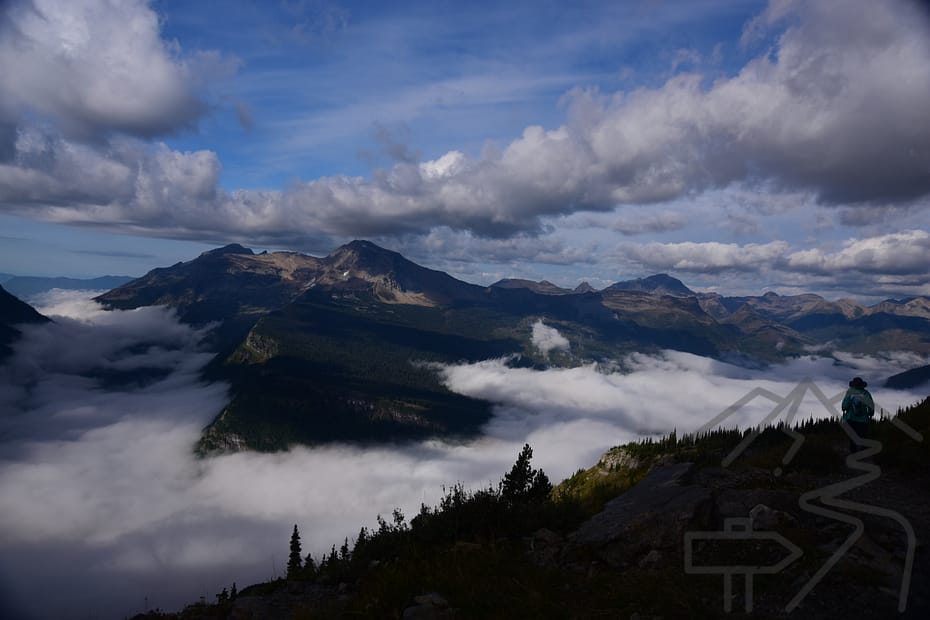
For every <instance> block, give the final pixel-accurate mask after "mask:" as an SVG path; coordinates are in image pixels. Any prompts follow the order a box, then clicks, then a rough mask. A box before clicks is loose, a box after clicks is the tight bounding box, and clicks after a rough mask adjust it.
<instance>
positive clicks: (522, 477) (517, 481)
mask: <svg viewBox="0 0 930 620" xmlns="http://www.w3.org/2000/svg"><path fill="white" fill-rule="evenodd" d="M532 459H533V448H531V447H530V444H524V446H523V450H522V451H521V452H520V455H519V456H518V457H517V462H516V463H514V464H513V468H512V469H511V470H510V472H509V473H507V474H505V475H504V478H503V479H502V480H501V483H500V494H501V497H502V498H503V499H504V500H506V501H508V502H526V501H534V500H542V499H545V498H546V497H547V496H548V495H549V491H551V490H552V484H551V483H550V482H549V477H548V476H547V475H546V474H545V472H544V471H543V470H541V469H533V468H532V466H531V465H530V461H531V460H532Z"/></svg>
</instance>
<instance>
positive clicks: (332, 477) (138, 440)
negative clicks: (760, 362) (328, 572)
mask: <svg viewBox="0 0 930 620" xmlns="http://www.w3.org/2000/svg"><path fill="white" fill-rule="evenodd" d="M47 304H48V305H46V306H44V307H43V309H44V310H46V311H49V312H50V311H52V310H55V312H57V313H59V314H58V316H57V318H56V323H55V324H53V325H45V326H36V327H32V328H28V329H27V330H26V336H25V338H24V339H23V340H22V341H21V342H20V343H19V344H18V345H17V355H16V356H15V357H14V358H13V360H12V361H11V363H9V364H7V365H6V366H3V367H0V374H2V377H0V378H2V381H0V386H3V387H2V388H0V410H2V411H3V416H2V424H3V427H2V432H0V504H2V505H3V506H4V510H3V511H0V531H2V532H3V533H4V536H3V537H2V539H0V590H2V591H3V593H4V597H5V600H4V601H3V602H4V605H6V606H17V605H18V606H19V608H21V609H20V611H23V610H25V611H30V612H33V613H35V614H36V615H38V616H39V617H60V616H62V615H67V614H73V613H75V610H82V612H84V611H86V612H87V613H94V614H95V615H99V616H107V617H110V616H112V617H125V616H128V615H131V614H132V613H135V612H137V611H140V610H141V608H142V605H143V601H144V600H145V598H146V597H147V598H148V601H149V605H150V606H152V607H155V606H160V607H162V608H173V607H177V606H180V605H182V604H184V603H189V602H192V601H196V600H197V599H199V597H200V596H202V595H204V596H206V597H207V598H208V599H212V596H213V595H214V594H215V593H216V592H218V591H219V590H220V589H221V588H222V587H227V586H229V584H230V583H231V582H232V581H236V582H237V583H238V585H239V586H240V587H242V586H244V585H246V584H248V583H250V582H253V581H258V580H264V579H268V578H270V577H271V576H272V571H273V570H276V571H277V573H278V574H279V575H280V574H281V573H282V571H283V566H284V563H285V557H286V551H287V546H286V545H287V540H288V537H289V535H290V531H291V528H292V527H293V524H294V523H297V524H298V525H299V527H300V530H301V533H302V536H303V539H304V549H305V551H312V552H313V553H314V554H316V555H319V553H320V552H322V551H324V550H328V549H329V546H330V545H331V544H333V543H337V544H338V543H339V541H341V540H342V538H343V537H345V536H353V535H354V534H355V533H356V532H357V531H358V528H359V527H360V526H362V525H369V526H370V525H373V521H374V516H375V514H377V513H381V514H384V515H387V514H389V513H390V511H391V510H392V509H393V508H394V507H400V508H402V509H403V510H404V511H405V512H406V513H407V514H408V515H412V514H414V513H415V511H416V510H417V509H418V507H419V505H420V503H421V502H427V503H434V502H436V501H438V499H439V496H440V494H441V488H442V486H443V485H446V486H448V485H449V484H452V483H454V482H457V481H461V482H463V483H464V484H465V485H466V486H470V487H472V488H477V487H479V486H484V485H486V484H488V483H489V482H490V483H496V482H497V480H499V478H500V476H501V475H502V474H503V473H504V472H505V471H506V470H507V469H508V467H509V466H510V464H512V463H513V460H514V458H515V457H516V455H517V453H518V452H519V450H520V447H521V446H522V445H523V443H524V442H529V443H530V444H531V445H532V446H533V447H534V450H535V459H534V462H535V464H536V465H537V466H540V467H543V468H544V469H545V470H546V471H547V472H548V473H549V475H550V476H551V477H552V478H553V479H555V480H560V479H562V478H563V477H566V476H568V475H570V474H571V473H572V472H574V471H575V470H576V469H577V468H578V467H585V466H589V465H591V464H593V463H594V462H596V460H597V458H598V456H599V455H600V454H601V453H602V452H603V451H604V450H605V449H607V448H609V447H611V446H613V445H616V444H619V443H622V442H624V441H628V440H631V439H634V438H636V437H637V436H638V433H640V432H644V431H645V432H664V431H668V430H670V429H671V428H678V429H679V430H680V431H684V430H689V429H693V428H695V427H696V426H699V425H700V424H702V423H704V422H706V421H707V420H708V419H709V418H710V417H712V416H713V415H714V414H715V413H717V412H719V411H720V410H722V409H723V408H724V407H726V406H727V405H729V404H730V403H731V402H733V401H735V400H736V399H737V398H739V397H741V396H742V395H743V394H745V393H746V392H747V391H749V390H750V389H752V388H753V387H756V386H761V387H766V388H769V389H771V390H772V391H774V392H776V393H779V394H783V395H784V394H786V393H787V392H788V391H789V390H790V389H791V387H792V385H793V382H794V381H798V380H800V379H802V378H804V377H809V376H813V377H818V382H819V383H820V384H821V385H822V386H823V387H824V388H825V390H826V391H827V392H828V393H831V394H832V393H835V392H839V391H841V390H842V389H843V388H844V387H845V385H846V382H847V381H848V380H849V378H850V377H851V376H852V375H853V374H861V375H862V376H864V377H866V379H867V380H868V381H869V382H870V383H873V384H878V383H879V381H878V379H879V378H880V377H882V376H884V375H887V374H893V373H894V372H897V371H898V370H900V369H902V368H904V367H909V366H910V365H912V364H914V363H915V362H917V361H920V360H917V359H915V358H913V357H912V356H910V357H889V358H888V359H886V360H884V361H882V362H878V361H876V360H874V359H871V358H858V357H849V358H844V359H843V362H844V365H843V366H839V365H836V364H834V363H833V361H832V360H829V359H825V360H819V359H814V358H809V359H801V360H797V361H795V362H792V363H790V364H788V365H786V366H782V367H778V366H776V367H773V368H771V369H769V370H765V371H762V370H747V369H743V368H739V367H736V366H732V365H728V364H724V363H722V362H718V361H713V360H709V359H705V358H700V357H696V356H693V355H689V354H684V353H673V352H668V353H665V354H664V355H662V356H658V357H651V356H644V355H633V356H630V357H628V358H626V359H624V360H621V366H622V367H624V368H625V369H626V371H627V374H621V373H618V372H616V371H614V370H613V369H611V368H607V367H595V366H588V367H582V368H575V369H553V370H548V371H533V370H529V369H525V368H509V367H507V366H506V364H505V363H503V362H502V361H493V360H492V361H486V362H480V363H476V364H467V365H459V366H451V367H447V368H445V369H444V370H443V371H442V376H443V377H444V379H445V381H446V382H447V383H448V384H449V385H450V386H451V387H452V388H453V389H455V390H456V391H459V392H461V393H465V394H470V395H473V396H478V397H481V398H487V399H489V400H491V401H493V402H494V403H496V404H497V407H496V410H495V415H494V417H493V419H492V420H491V422H490V423H489V424H488V425H487V427H486V429H485V435H484V437H483V438H482V439H479V440H475V441H471V442H467V443H456V444H446V443H443V442H440V441H428V442H423V443H418V444H411V445H408V446H404V447H398V446H386V447H381V448H371V449H359V448H353V447H346V446H328V447H320V448H313V449H308V448H300V449H295V450H292V451H290V452H287V453H280V454H252V453H240V454H232V455H226V456H222V457H218V458H210V459H206V460H198V459H196V458H194V457H193V455H192V447H193V444H194V442H195V441H196V439H197V437H198V436H199V432H200V429H201V428H202V427H203V425H205V424H206V423H207V422H208V421H209V420H210V418H211V417H212V416H213V415H214V413H215V412H217V411H218V410H219V409H220V408H221V407H222V406H223V403H224V402H225V386H223V385H204V384H202V383H200V381H199V374H198V373H199V369H200V368H201V367H202V365H203V364H204V363H205V362H206V361H207V359H208V358H209V355H208V354H204V353H201V352H199V351H198V350H197V348H196V341H197V340H198V334H197V332H193V331H191V330H190V328H188V327H186V326H183V325H178V324H177V323H176V322H174V321H173V318H172V316H171V314H170V313H169V312H167V311H166V310H164V309H161V308H148V309H143V310H140V311H133V312H114V313H102V312H100V311H99V309H97V308H95V307H93V306H92V305H88V304H87V303H86V301H82V300H80V299H78V298H77V296H71V294H69V293H61V292H59V293H56V294H55V295H54V296H53V297H52V298H50V299H48V300H47ZM62 313H65V314H70V317H68V316H62V315H61V314H62ZM924 363H925V362H924ZM150 365H155V366H158V367H161V368H163V369H166V371H167V374H165V375H161V376H159V377H156V378H155V379H154V380H152V381H149V382H146V383H143V384H141V385H136V384H129V385H122V386H119V387H118V388H117V389H109V390H107V389H101V387H100V384H99V373H98V372H95V371H99V370H100V369H101V368H104V369H106V370H110V371H113V370H119V369H130V368H134V369H139V368H146V367H148V366H150ZM669 386H675V389H674V390H670V389H669ZM875 395H876V399H877V400H878V402H879V403H880V404H881V405H883V406H885V407H886V409H890V408H893V407H895V406H897V405H899V404H910V403H912V402H914V401H916V400H917V398H918V397H919V395H918V394H910V393H890V392H882V391H880V390H876V392H875ZM763 405H764V404H763V403H758V404H756V405H753V406H752V407H750V408H749V409H748V410H747V412H746V416H745V417H744V418H742V419H741V420H740V421H741V422H743V423H746V422H749V421H751V419H752V417H753V416H757V417H756V419H758V416H761V415H762V414H763V413H764V406H763ZM807 412H808V410H807V409H804V410H803V411H802V415H806V414H807ZM811 412H812V413H816V409H811ZM734 421H735V420H734ZM76 566H80V567H81V570H80V571H75V567H76ZM50 587H51V588H54V591H55V592H56V596H54V597H49V596H47V593H48V591H49V588H50ZM3 609H4V611H6V610H7V609H9V607H4V608H3ZM13 609H14V610H16V609H17V607H13Z"/></svg>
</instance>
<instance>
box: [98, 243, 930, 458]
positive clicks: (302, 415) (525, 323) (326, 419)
mask: <svg viewBox="0 0 930 620" xmlns="http://www.w3.org/2000/svg"><path fill="white" fill-rule="evenodd" d="M97 300H98V301H99V302H100V303H102V304H104V305H105V306H106V307H108V308H111V309H116V308H119V309H129V308H136V307H140V306H147V305H154V304H159V305H168V306H171V307H173V308H175V309H176V310H177V312H178V316H179V318H180V319H181V320H182V321H185V322H187V323H191V324H196V325H203V324H208V323H210V324H215V325H216V326H217V327H216V328H215V329H214V330H213V332H212V336H211V341H210V342H209V345H210V346H212V347H214V348H215V350H216V351H218V354H217V356H216V358H215V359H214V362H213V363H211V364H210V366H209V367H208V369H207V371H206V372H207V375H208V377H210V378H212V379H223V380H226V381H229V382H230V383H231V385H232V398H231V401H230V403H229V405H228V406H227V407H226V408H225V409H224V410H223V411H222V412H221V413H220V414H219V415H218V416H217V417H216V419H215V420H214V421H213V423H212V424H211V425H210V426H209V427H208V428H207V429H206V430H205V433H204V435H203V438H202V440H201V443H200V449H201V450H202V451H204V452H210V451H226V450H237V449H243V448H251V449H258V450H277V449H281V448H284V447H286V446H288V445H291V444H295V443H316V442H325V441H332V440H341V441H347V440H348V441H382V440H396V439H411V438H421V437H426V436H431V435H445V436H450V435H451V436H455V435H463V436H464V435H470V434H473V433H476V432H477V430H478V429H479V428H480V426H481V425H482V424H483V423H485V422H486V421H487V420H488V419H489V416H490V411H489V405H488V403H486V402H483V401H479V400H475V399H472V398H467V397H464V396H461V395H458V394H454V393H452V392H451V391H449V390H448V389H447V388H446V387H445V386H444V385H443V384H442V383H441V382H440V380H439V379H438V378H437V373H436V364H451V363H458V362H468V361H478V360H482V359H488V358H494V357H503V356H513V357H511V361H510V363H511V364H518V365H527V366H548V365H561V366H574V365H579V364H583V363H589V362H591V361H604V360H617V359H620V358H622V356H623V355H624V354H626V353H629V352H632V351H644V352H658V351H660V350H662V349H674V350H680V351H687V352H692V353H695V354H699V355H705V356H711V357H715V358H726V359H738V360H742V361H745V362H750V363H755V364H759V363H768V362H772V361H777V360H779V359H783V358H784V357H786V356H792V355H800V354H807V353H810V352H812V351H818V350H826V349H842V350H847V351H853V352H861V353H871V352H877V351H886V350H908V351H913V352H917V353H921V354H927V353H930V298H926V297H917V298H911V299H904V300H886V301H884V302H882V303H879V304H876V305H873V306H863V305H860V304H857V303H855V302H853V301H850V300H839V301H829V300H827V299H824V298H823V297H820V296H818V295H813V294H805V295H795V296H781V295H777V294H775V293H772V292H769V293H765V294H764V295H761V296H744V297H727V296H723V295H719V294H717V293H697V292H694V291H692V290H690V289H689V288H688V287H687V286H685V285H684V284H683V283H682V282H681V281H679V280H677V279H675V278H673V277H671V276H669V275H666V274H659V275H654V276H650V277H648V278H641V279H635V280H628V281H621V282H617V283H616V284H613V285H611V286H608V287H607V288H605V289H603V290H595V289H594V288H593V287H591V286H590V285H589V284H587V283H584V284H582V285H580V286H579V287H577V288H575V289H564V288H561V287H558V286H556V285H554V284H552V283H550V282H546V281H543V282H532V281H528V280H517V279H508V280H501V281H499V282H496V283H494V284H493V285H491V286H479V285H475V284H470V283H467V282H463V281H461V280H458V279H456V278H453V277H452V276H450V275H448V274H446V273H443V272H441V271H436V270H433V269H428V268H426V267H423V266H420V265H417V264H416V263H414V262H412V261H410V260H408V259H406V258H404V257H403V256H402V255H400V254H398V253H397V252H393V251H390V250H387V249H384V248H381V247H379V246H377V245H375V244H374V243H371V242H368V241H353V242H351V243H349V244H347V245H344V246H342V247H340V248H338V249H336V250H335V251H333V252H332V253H330V254H329V255H328V256H325V257H322V258H318V257H313V256H308V255H304V254H300V253H296V252H274V253H267V252H263V253H260V254H256V253H255V252H253V251H252V250H250V249H248V248H245V247H242V246H241V245H237V244H232V245H228V246H225V247H222V248H218V249H215V250H212V251H208V252H205V253H203V254H202V255H200V256H199V257H198V258H196V259H194V260H191V261H188V262H182V263H177V264H175V265H173V266H171V267H165V268H159V269H155V270H153V271H151V272H149V273H148V274H146V275H145V276H143V277H141V278H138V279H136V280H132V281H130V282H128V283H126V284H123V285H122V286H119V287H117V288H115V289H113V290H112V291H109V292H108V293H105V294H103V295H101V296H99V297H98V298H97ZM540 321H542V322H543V323H544V324H545V325H547V326H549V327H552V328H555V329H557V330H558V331H559V332H560V333H561V335H562V336H563V337H565V338H566V339H567V340H568V342H569V343H570V348H569V349H568V350H556V351H543V350H540V349H539V348H538V347H537V346H536V345H535V344H534V340H533V326H534V325H536V324H537V323H538V322H540Z"/></svg>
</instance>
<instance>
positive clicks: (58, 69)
mask: <svg viewBox="0 0 930 620" xmlns="http://www.w3.org/2000/svg"><path fill="white" fill-rule="evenodd" d="M224 63H225V61H224V60H223V59H221V58H219V57H217V56H216V55H215V54H213V55H211V54H201V55H199V56H192V57H190V58H188V59H183V58H181V56H180V53H179V49H178V45H177V43H176V42H168V41H165V40H163V39H162V38H161V33H160V27H159V23H158V16H157V15H156V14H155V12H154V11H153V10H152V9H151V8H150V7H149V3H148V2H144V1H143V0H125V1H121V2H99V1H95V0H14V1H11V2H7V3H4V6H3V8H2V9H0V74H2V75H3V76H4V79H3V81H2V83H0V116H2V115H4V114H6V115H12V114H14V113H15V111H16V110H18V109H20V108H23V107H25V108H26V109H29V110H31V111H33V112H36V113H38V114H40V115H42V116H45V117H47V118H49V119H51V120H53V121H54V122H55V123H56V124H57V125H58V126H59V127H60V128H61V129H62V130H63V131H64V132H65V134H66V135H68V136H70V137H72V138H77V139H88V138H98V137H101V136H106V135H107V134H109V133H110V132H120V133H127V134H132V135H139V136H153V135H158V134H164V133H171V132H174V131H177V130H178V129H182V128H189V127H192V126H193V125H194V124H195V123H196V121H197V119H198V118H199V117H200V115H201V114H203V113H204V111H205V108H206V106H205V105H204V103H203V102H202V101H201V97H200V93H199V92H198V90H199V88H200V86H201V85H202V84H203V82H204V81H205V80H208V79H210V75H211V74H213V73H215V72H218V71H219V72H226V71H228V70H229V69H230V67H228V66H226V67H224Z"/></svg>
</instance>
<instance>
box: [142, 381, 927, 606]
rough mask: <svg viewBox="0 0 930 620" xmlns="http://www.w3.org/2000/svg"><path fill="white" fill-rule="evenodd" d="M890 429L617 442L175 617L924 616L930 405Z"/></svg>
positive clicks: (455, 497)
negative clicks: (561, 472)
mask: <svg viewBox="0 0 930 620" xmlns="http://www.w3.org/2000/svg"><path fill="white" fill-rule="evenodd" d="M897 421H898V422H903V423H904V424H897V423H893V422H891V421H889V420H883V421H882V422H880V423H878V424H876V425H875V438H876V439H877V440H878V441H879V442H880V448H881V449H877V448H874V447H873V448H870V447H868V446H863V447H862V449H861V450H859V451H858V452H856V453H855V454H854V455H853V456H849V455H848V453H847V450H848V448H847V437H846V436H845V435H844V434H843V433H842V430H841V429H840V427H839V425H838V424H837V423H836V422H834V421H824V422H819V423H808V424H807V425H804V426H803V427H798V428H796V429H794V430H793V431H792V433H788V432H786V431H785V430H784V429H774V428H770V429H766V430H765V431H764V432H762V433H760V434H758V435H757V436H755V437H753V441H752V442H751V443H749V445H748V447H747V448H746V449H745V450H742V451H741V452H740V453H739V458H738V459H735V460H733V461H732V462H730V461H729V460H728V459H727V457H728V456H730V455H732V454H733V453H734V449H735V448H736V447H737V446H742V445H743V443H741V442H743V441H744V440H746V438H747V437H749V436H750V435H749V434H747V433H740V432H736V431H721V432H719V433H715V434H713V435H712V436H708V437H704V438H701V439H697V440H695V439H693V438H683V439H678V438H676V437H675V436H674V435H672V436H670V437H667V438H665V439H663V440H661V441H659V442H644V443H640V444H631V445H628V446H624V447H619V448H615V449H613V450H611V451H610V452H608V453H607V454H605V455H604V457H603V458H602V459H601V461H600V462H599V463H598V464H597V465H596V466H595V467H593V468H591V469H589V470H584V471H579V472H578V473H577V474H576V475H575V476H573V477H572V478H570V479H569V480H566V481H565V482H563V483H562V484H560V485H558V486H557V487H555V488H554V489H552V491H551V492H550V493H549V494H548V496H547V497H545V498H544V499H542V500H539V499H527V498H528V497H529V495H525V496H522V499H520V498H516V499H515V496H511V497H510V498H509V499H508V497H507V492H506V490H505V491H504V492H501V491H494V490H493V489H488V490H487V491H478V492H473V493H472V492H466V491H464V490H462V489H459V488H454V489H453V490H452V491H451V492H450V494H449V496H447V498H445V500H444V501H443V502H442V504H441V505H440V506H439V507H436V508H435V509H424V512H421V514H420V515H418V516H417V517H415V518H414V519H412V520H411V522H410V524H409V525H408V524H407V523H405V522H402V520H395V523H393V524H388V523H382V528H381V530H379V531H378V532H372V533H367V532H365V531H364V530H363V532H362V533H361V535H360V541H359V542H358V543H357V544H356V546H355V549H354V550H352V551H348V550H347V549H344V550H343V551H341V552H340V553H339V554H337V553H336V552H335V550H334V552H333V555H332V557H331V558H328V559H327V558H324V559H323V562H322V563H321V564H320V565H316V566H314V568H313V570H312V571H310V572H305V573H302V574H299V575H298V574H295V575H293V577H292V579H290V580H279V581H277V582H271V583H266V584H259V585H257V586H253V587H251V588H247V589H245V590H243V591H242V592H241V593H238V595H237V596H236V597H235V598H234V599H226V600H223V601H222V602H220V603H218V604H216V605H193V606H190V607H188V608H187V609H185V610H184V611H183V612H181V613H179V614H168V615H167V617H173V618H185V619H193V618H236V619H247V618H339V617H372V618H405V619H414V618H513V617H533V618H608V617H609V618H640V619H644V618H687V617H690V618H700V617H705V618H715V617H723V616H726V617H733V618H742V617H753V618H848V617H855V618H926V617H928V615H930V550H928V548H927V544H926V542H927V540H928V537H930V493H928V491H927V490H928V489H930V468H928V467H927V465H928V464H930V449H928V443H930V442H928V441H927V440H926V438H927V437H930V433H928V431H930V400H928V401H926V402H924V403H923V404H922V405H921V406H919V407H916V408H914V409H912V410H909V411H907V412H904V413H902V414H901V415H900V416H899V417H898V419H897ZM793 434H796V435H794V436H792V435H793ZM797 437H803V440H804V441H803V442H802V443H801V444H800V449H798V450H797V452H796V453H794V454H793V455H792V456H791V458H787V457H786V454H787V453H788V449H789V448H790V447H791V446H792V445H794V441H795V439H797ZM917 439H921V441H918V440H917ZM786 461H787V462H786ZM518 464H519V462H518ZM515 471H516V466H515ZM527 471H528V472H530V473H533V472H531V471H530V470H527ZM534 471H535V470H534ZM512 475H513V472H511V474H509V475H508V476H512ZM531 477H532V476H531ZM506 478H507V477H505V479H506ZM504 486H505V487H506V485H504ZM401 519H402V517H401ZM728 575H729V576H728ZM727 581H729V586H727V585H726V582H727ZM145 617H162V615H161V614H149V615H148V616H140V617H139V618H140V620H141V618H145Z"/></svg>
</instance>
